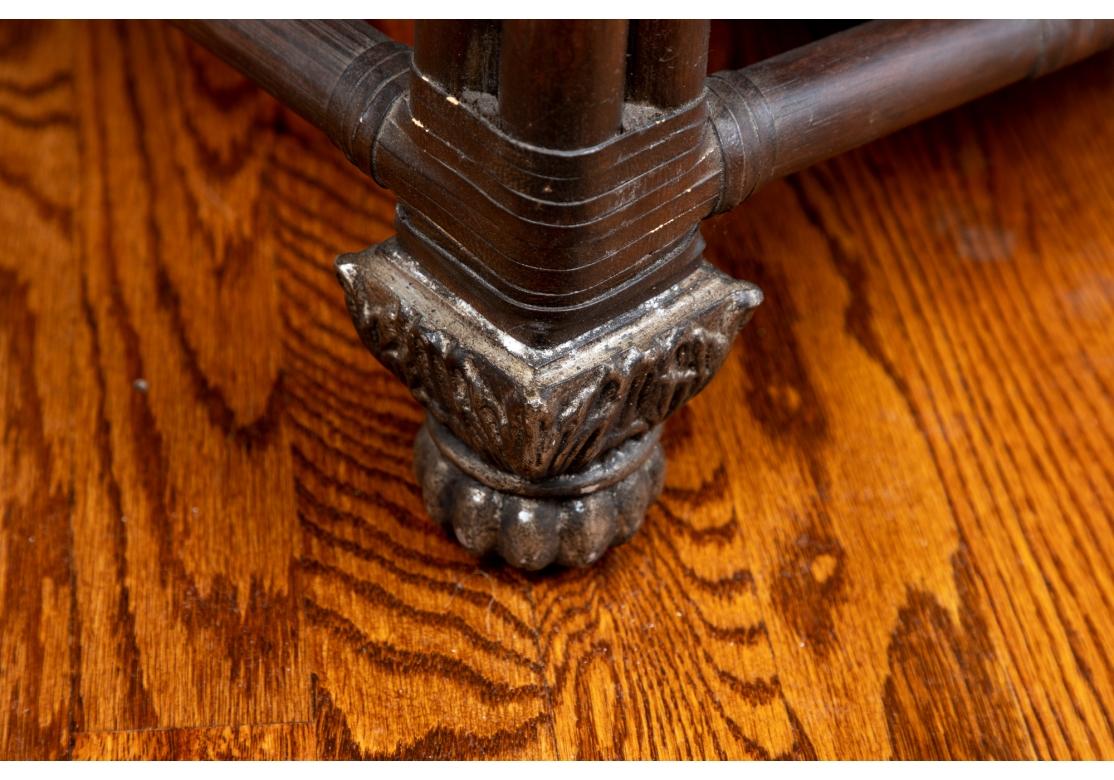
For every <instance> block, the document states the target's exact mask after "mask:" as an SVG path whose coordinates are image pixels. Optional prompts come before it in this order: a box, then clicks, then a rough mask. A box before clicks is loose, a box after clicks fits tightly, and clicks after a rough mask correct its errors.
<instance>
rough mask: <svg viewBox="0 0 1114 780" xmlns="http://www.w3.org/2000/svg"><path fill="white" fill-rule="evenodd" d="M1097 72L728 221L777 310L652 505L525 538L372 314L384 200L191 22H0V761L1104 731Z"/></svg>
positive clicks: (593, 752) (690, 424) (1111, 374)
mask: <svg viewBox="0 0 1114 780" xmlns="http://www.w3.org/2000/svg"><path fill="white" fill-rule="evenodd" d="M724 29H725V28H717V34H716V36H714V42H715V45H716V50H715V52H714V55H715V57H714V59H715V61H716V62H718V63H719V64H720V65H722V66H735V65H738V64H739V63H741V62H745V61H749V60H751V59H754V58H756V57H758V56H764V55H767V54H770V53H772V52H770V51H767V50H765V49H763V48H762V47H764V46H770V45H773V43H771V41H774V40H775V39H776V41H777V42H778V45H784V46H788V45H792V44H795V43H798V42H800V40H798V39H800V37H801V35H802V34H803V33H802V31H801V30H799V29H796V30H795V29H792V28H790V27H783V28H778V30H777V31H775V32H776V34H775V35H772V37H771V36H757V35H754V34H752V32H753V31H750V32H748V30H747V29H743V28H740V29H738V30H736V31H735V34H730V35H729V34H726V33H724V34H720V33H722V32H723V30H724ZM392 30H393V33H395V34H398V35H399V36H401V37H405V36H406V34H407V33H408V28H407V27H406V26H405V25H400V24H395V26H394V27H393V28H392ZM751 39H753V40H751ZM739 41H744V42H747V41H749V42H748V43H746V45H740V44H739V43H738V42H739ZM1111 94H1114V57H1112V56H1111V55H1106V56H1104V57H1100V58H1098V59H1096V60H1093V61H1090V62H1087V63H1084V64H1081V65H1079V66H1075V67H1073V68H1071V69H1069V70H1068V71H1065V72H1063V73H1060V74H1056V75H1053V76H1051V77H1048V78H1047V79H1044V80H1041V81H1038V82H1035V83H1032V84H1025V85H1019V86H1017V87H1015V88H1011V89H1009V90H1007V91H1005V92H1003V93H1000V94H998V95H995V96H992V97H990V98H987V99H985V100H982V101H979V102H978V103H976V104H973V105H972V106H969V107H966V108H964V109H961V110H959V111H955V112H952V113H949V114H947V115H945V116H942V117H939V118H937V119H935V120H931V121H930V122H927V123H925V124H922V125H920V126H918V127H916V128H912V129H909V130H906V131H903V132H901V133H898V134H896V135H894V136H892V137H890V138H888V139H885V140H883V141H880V142H877V143H874V144H871V145H869V146H868V147H865V148H863V149H861V150H858V151H855V152H852V153H849V154H846V155H843V156H841V157H840V158H837V159H836V160H833V161H831V162H829V163H826V164H823V165H820V166H817V167H815V168H813V169H811V170H810V171H808V172H805V173H803V174H800V175H797V176H794V177H792V178H790V179H788V180H786V181H783V182H779V183H775V184H772V185H770V186H768V187H767V188H766V189H764V190H763V191H762V192H760V193H758V194H757V195H756V196H755V197H754V198H753V199H752V200H751V201H750V202H748V203H747V204H745V205H744V206H743V207H741V208H739V209H737V210H735V211H734V212H732V213H731V214H728V215H724V216H721V217H717V218H716V219H714V220H712V221H711V222H709V223H707V224H706V227H705V235H706V237H707V240H708V252H707V254H708V257H709V259H711V260H712V261H713V262H714V263H716V264H717V265H719V266H720V267H721V268H724V269H726V270H728V271H730V272H731V273H734V274H736V275H738V276H741V277H743V278H747V279H750V280H753V281H755V282H757V283H758V284H759V285H760V286H761V287H762V288H763V289H764V291H765V292H766V302H765V303H764V304H763V306H762V307H761V308H760V309H759V311H758V313H757V314H756V316H755V318H754V320H753V322H752V324H751V325H750V326H748V328H747V330H746V331H744V333H743V334H742V336H741V337H740V339H739V341H738V343H736V345H735V346H734V348H733V351H732V353H731V356H730V357H729V359H728V361H727V364H726V365H725V367H724V369H723V371H722V372H721V374H720V376H718V377H717V378H716V379H715V380H714V381H713V383H712V384H711V385H710V386H709V388H708V389H707V390H706V391H705V393H704V394H702V395H701V396H700V397H699V398H697V399H696V400H695V401H694V402H693V403H692V404H691V405H690V406H689V407H687V408H686V409H684V410H682V411H681V412H680V413H679V414H678V415H677V417H676V418H675V419H673V420H672V421H671V422H670V423H669V425H668V427H667V431H666V435H665V438H664V443H665V446H666V448H667V451H668V454H669V458H670V466H669V471H668V474H667V479H666V487H665V491H664V493H663V496H662V499H661V501H659V502H658V504H657V505H655V506H654V507H653V508H652V509H651V510H650V513H649V516H648V519H647V521H646V525H645V526H644V528H643V530H642V531H641V532H640V533H639V534H638V535H637V536H636V537H635V539H634V540H632V541H631V542H630V543H629V544H627V545H626V546H624V547H621V548H619V549H617V550H614V551H612V552H611V553H609V554H608V555H607V556H606V557H605V558H604V559H603V560H602V561H601V562H600V563H599V564H597V565H596V566H595V567H593V568H590V569H587V570H583V571H580V570H577V571H555V572H545V573H541V574H531V575H525V574H522V573H520V572H516V571H512V570H509V569H506V568H504V567H502V566H500V565H498V564H497V563H494V562H489V561H483V562H479V563H477V562H476V561H474V560H473V559H472V558H471V557H469V556H468V555H467V554H465V553H464V552H463V551H462V550H461V549H460V548H459V547H458V546H457V545H456V544H455V543H454V542H453V541H452V540H451V539H449V538H448V537H447V536H446V534H445V533H444V532H443V531H442V530H441V529H440V528H438V527H436V526H435V525H434V524H433V523H432V522H431V521H430V520H429V519H428V518H427V517H426V516H425V514H424V512H423V510H422V507H421V499H420V496H419V495H418V492H417V489H416V486H415V483H414V478H413V476H412V474H411V471H410V469H411V466H410V449H411V444H412V440H413V437H414V435H415V433H416V432H417V430H418V426H419V425H420V422H421V419H422V411H421V409H420V408H419V407H418V406H417V404H416V403H415V402H414V401H413V400H412V399H411V398H410V396H409V394H408V392H407V391H406V390H405V389H404V388H402V387H401V386H400V385H399V383H397V382H396V381H395V380H394V379H393V378H392V377H390V376H389V375H388V374H387V372H386V371H385V370H383V369H382V368H380V367H379V366H378V365H377V364H376V363H375V361H374V360H373V359H372V358H371V357H370V356H369V355H368V354H367V352H366V351H365V350H364V348H363V347H362V346H361V345H360V343H359V341H358V339H357V337H356V336H355V333H354V331H353V329H352V327H351V323H350V322H349V320H348V315H347V312H346V311H345V308H344V305H343V297H342V295H341V292H340V289H339V286H338V285H337V284H336V281H335V279H334V277H333V270H332V259H333V258H334V257H335V256H336V254H338V253H340V252H345V251H353V250H357V249H360V248H362V247H364V246H366V245H367V244H369V243H372V242H375V241H380V240H383V239H384V238H386V237H387V236H389V235H390V234H391V233H392V232H393V228H392V225H391V222H392V220H393V211H394V201H393V198H392V196H391V195H390V194H389V193H386V192H384V191H382V190H380V189H378V188H377V187H376V186H375V185H374V184H372V183H370V182H369V181H368V180H367V179H366V178H364V177H362V176H361V175H360V174H358V173H357V172H356V171H355V170H354V169H353V168H352V166H351V165H350V164H349V163H347V161H345V160H344V158H343V155H342V154H341V153H340V152H339V151H338V150H336V149H335V148H333V147H332V146H331V145H330V144H329V142H328V141H327V140H325V139H324V138H323V137H322V136H321V135H320V134H319V133H318V132H317V131H315V130H314V129H313V128H311V127H309V126H308V125H307V124H306V123H305V122H303V121H302V120H300V119H299V118H297V117H295V116H294V115H292V114H291V113H290V112H289V111H287V110H286V109H283V108H282V107H280V106H279V105H278V104H277V103H276V102H275V101H273V100H271V99H270V98H268V97H267V96H266V95H264V94H262V93H261V92H260V91H259V90H258V89H256V88H255V87H254V86H252V85H251V84H249V83H248V82H247V81H246V80H244V79H243V78H242V77H241V76H239V75H238V74H236V73H235V72H234V71H232V70H231V69H230V68H228V67H226V66H224V65H223V64H221V63H220V62H218V61H217V60H216V59H215V58H213V57H212V56H211V55H209V54H208V53H206V52H205V51H204V50H202V49H201V48H200V47H198V46H196V45H194V44H192V43H189V42H188V41H186V40H185V39H184V38H183V37H182V36H181V34H180V33H178V32H177V31H175V30H174V29H172V28H170V27H169V26H166V25H162V24H155V23H83V24H75V23H49V24H34V25H26V24H15V23H2V24H0V437H2V438H0V617H2V620H3V631H0V702H2V703H3V704H2V707H0V756H2V757H5V758H45V757H66V756H72V757H75V758H121V759H125V758H142V757H150V758H164V759H180V758H194V757H198V758H283V757H289V758H309V757H320V758H382V757H402V758H406V757H421V758H517V757H530V758H551V757H561V758H578V757H583V758H597V757H598V758H611V757H626V758H777V757H790V758H811V757H821V758H835V757H839V758H886V757H906V758H936V757H980V758H990V757H996V758H1023V757H1056V758H1068V757H1080V758H1089V757H1103V758H1111V757H1114V724H1112V720H1111V719H1112V717H1114V666H1112V663H1111V651H1110V650H1109V647H1110V645H1111V643H1112V640H1114V608H1112V606H1114V605H1112V602H1114V570H1112V567H1111V564H1110V561H1111V560H1112V557H1114V523H1112V520H1114V515H1112V513H1111V509H1110V507H1111V506H1112V505H1114V404H1112V397H1111V396H1112V388H1114V327H1112V326H1111V323H1112V322H1114V219H1111V215H1112V214H1114V168H1112V167H1111V166H1110V165H1109V161H1110V160H1111V159H1114V114H1112V112H1110V110H1109V105H1110V96H1111Z"/></svg>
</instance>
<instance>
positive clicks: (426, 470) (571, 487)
mask: <svg viewBox="0 0 1114 780" xmlns="http://www.w3.org/2000/svg"><path fill="white" fill-rule="evenodd" d="M658 433H659V432H658V430H657V429H655V430H654V431H651V432H650V433H648V434H646V435H644V436H640V437H638V438H637V439H631V440H628V441H627V442H625V443H624V444H623V445H622V446H620V447H617V448H616V449H614V450H612V451H611V452H609V453H607V455H605V456H604V457H603V458H601V459H600V460H598V461H596V462H595V463H593V464H592V465H591V466H590V467H589V468H587V469H585V470H584V471H582V472H579V473H577V474H568V475H562V476H559V477H554V478H551V479H548V480H545V481H542V482H531V481H529V480H525V479H523V478H521V477H519V476H517V475H515V474H511V473H508V472H505V471H500V470H498V469H495V468H493V467H491V466H490V465H488V464H487V463H486V462H485V461H483V460H481V459H480V458H479V457H478V456H477V455H476V454H475V453H474V452H472V451H471V450H470V449H468V447H467V446H466V445H464V444H463V443H462V442H460V441H459V440H458V439H457V438H456V437H454V436H453V435H452V434H451V433H449V432H448V431H447V430H446V429H445V428H444V427H442V426H441V425H439V424H437V423H436V422H434V421H432V420H427V421H426V424H425V425H424V426H423V427H422V429H421V431H420V432H419V433H418V439H417V441H416V442H415V443H414V455H415V458H414V468H415V471H416V473H417V475H418V481H419V483H420V484H421V486H422V497H423V498H424V500H425V505H426V509H427V510H428V511H429V514H430V516H431V517H433V519H435V520H437V521H438V522H440V523H441V524H442V525H444V526H445V527H446V528H448V529H451V530H452V531H453V533H454V534H455V535H456V538H457V539H458V540H459V541H460V543H461V544H462V545H464V547H465V548H467V549H468V550H470V551H472V552H474V553H476V554H477V555H483V554H486V553H489V552H491V551H495V552H497V553H498V554H499V555H500V556H502V557H503V558H504V559H505V560H506V561H507V562H508V563H510V564H511V565H513V566H517V567H519V568H522V569H531V570H536V569H541V568H544V567H546V566H548V565H549V564H551V563H559V564H562V565H565V566H587V565H588V564H590V563H593V562H594V561H596V560H598V559H599V558H600V556H602V555H603V554H604V553H605V552H606V551H607V549H608V548H609V547H611V546H613V545H616V544H621V543H623V542H625V541H626V540H627V539H629V538H630V537H631V536H633V535H634V532H635V531H637V530H638V529H639V528H640V527H641V525H642V520H643V519H644V517H645V516H646V510H647V509H648V508H649V506H650V504H651V503H652V502H653V501H654V499H655V498H657V496H658V493H660V492H661V486H662V480H663V479H664V476H665V454H664V453H663V452H662V448H661V444H659V443H658Z"/></svg>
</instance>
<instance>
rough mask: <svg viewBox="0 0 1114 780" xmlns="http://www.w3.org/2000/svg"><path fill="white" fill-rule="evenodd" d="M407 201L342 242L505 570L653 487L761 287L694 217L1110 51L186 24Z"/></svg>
mask: <svg viewBox="0 0 1114 780" xmlns="http://www.w3.org/2000/svg"><path fill="white" fill-rule="evenodd" d="M184 26H185V27H186V29H187V30H189V31H190V32H191V33H192V34H194V35H196V36H197V37H199V38H200V39H201V40H202V41H203V42H205V43H206V44H207V45H209V46H210V47H211V48H213V49H214V50H215V51H216V52H217V53H219V54H221V55H222V56H223V57H225V59H227V60H228V61H229V62H231V63H233V64H234V65H236V66H237V67H240V68H241V69H243V70H244V71H245V72H247V73H248V74H249V75H251V76H252V77H253V78H255V79H256V80H258V81H259V82H260V83H261V84H262V85H263V86H265V87H266V88H267V89H269V90H271V91H272V92H274V93H275V94H276V95H278V96H279V97H280V98H282V99H283V100H285V101H286V102H288V103H289V104H291V105H292V106H293V107H294V108H295V109H296V110H298V111H299V112H300V113H302V114H303V115H305V116H306V117H307V118H309V119H310V120H311V121H313V122H315V123H316V124H318V126H320V127H321V128H322V129H323V130H325V131H326V132H327V133H328V134H329V135H330V136H331V137H332V138H333V139H334V141H336V143H337V144H338V145H339V146H340V147H341V148H342V149H343V150H344V151H345V152H346V153H347V154H348V156H349V159H351V160H352V162H353V163H355V164H356V165H358V166H359V167H360V168H361V169H362V170H364V171H366V172H368V173H369V174H371V175H372V176H374V177H375V178H376V180H377V181H379V182H380V183H381V184H383V185H385V186H387V187H390V188H391V189H393V190H394V191H395V192H396V194H397V196H398V207H397V212H396V227H397V236H396V237H395V238H392V239H390V240H389V241H387V242H385V243H383V244H380V245H378V246H375V247H371V248H369V249H367V250H365V251H363V252H360V253H356V254H349V255H343V256H341V257H340V258H338V259H337V275H338V278H339V279H340V282H341V284H342V285H343V287H344V290H345V294H346V296H347V300H348V307H349V310H350V312H351V315H352V319H353V321H354V323H355V325H356V328H357V330H358V331H359V333H360V336H361V338H362V339H363V341H364V343H365V344H366V345H367V347H368V348H369V349H370V350H371V352H373V353H374V354H375V355H376V356H377V357H378V358H379V360H380V361H381V362H382V363H383V364H384V365H386V366H387V367H388V368H389V369H390V370H392V371H393V372H394V373H395V374H396V375H397V376H398V377H399V378H400V379H401V380H402V381H404V382H405V383H406V384H407V386H408V387H409V388H410V390H411V391H412V392H413V394H414V396H415V398H417V399H418V401H420V402H421V403H422V404H423V405H424V406H425V407H426V409H427V410H428V412H429V417H428V421H427V423H426V425H425V427H424V428H423V429H422V432H421V433H420V434H419V436H418V440H417V443H416V445H415V447H416V450H415V455H416V460H415V464H416V468H417V473H418V477H419V481H420V482H421V485H422V490H423V494H424V496H425V502H426V506H427V508H428V509H429V512H430V514H431V515H432V516H433V517H435V518H437V519H439V520H440V521H441V522H443V523H444V524H445V525H446V526H447V527H449V528H450V529H451V530H452V531H453V533H455V535H456V537H457V538H458V539H459V540H460V542H461V543H462V544H463V545H464V546H466V547H467V548H468V549H470V550H473V551H475V552H476V553H479V554H484V553H488V552H492V551H494V552H497V553H499V554H500V555H502V556H503V557H504V558H505V559H506V560H508V561H509V562H511V563H512V564H514V565H516V566H521V567H525V568H531V569H537V568H541V567H544V566H546V565H548V564H550V563H552V562H558V563H563V564H568V565H584V564H588V563H590V562H592V561H594V560H596V559H597V558H599V556H600V555H602V554H603V553H604V552H605V551H606V550H607V548H608V547H609V546H610V545H612V544H615V543H618V542H621V541H623V540H625V539H627V538H629V536H630V535H631V534H633V533H634V532H635V531H636V530H637V529H638V527H639V525H640V524H641V522H642V518H643V515H644V513H645V510H646V508H647V506H648V505H649V503H650V502H652V501H653V500H654V498H655V497H656V495H657V494H658V492H659V490H660V488H661V484H662V478H663V472H664V467H665V463H664V455H663V453H662V449H661V447H660V445H659V444H658V435H659V431H660V428H661V425H662V423H663V422H664V421H665V420H666V418H668V417H669V415H671V414H672V413H673V412H675V411H676V410H677V409H678V408H679V407H680V406H681V405H682V404H684V403H685V402H686V401H687V400H689V399H690V398H692V396H693V395H695V394H696V393H698V392H699V391H700V390H701V389H702V388H703V387H704V386H705V385H706V384H707V382H708V381H709V380H710V379H711V378H712V376H713V375H714V374H715V372H716V370H717V369H718V368H719V366H720V365H721V363H722V362H723V360H724V358H725V357H726V355H727V352H728V349H729V348H730V345H731V342H732V339H733V338H734V336H735V334H736V332H737V331H738V330H739V329H740V328H741V327H742V326H743V325H744V324H745V323H746V322H747V320H748V319H749V318H750V316H751V314H752V312H753V311H754V309H755V307H756V306H758V304H759V303H760V302H761V300H762V294H761V292H760V291H759V290H758V289H757V288H756V287H754V286H753V285H751V284H748V283H747V282H745V281H739V280H735V279H730V278H728V277H726V276H725V275H723V274H722V273H720V272H718V271H717V270H716V269H714V268H712V267H711V266H710V265H708V264H707V263H706V262H704V260H703V259H702V257H701V251H702V249H703V241H702V240H701V237H700V231H699V222H700V220H702V219H703V218H705V217H707V216H709V215H711V214H713V213H715V212H718V211H723V210H726V209H729V208H732V207H734V206H735V205H737V204H738V203H740V202H741V201H742V200H744V199H745V198H746V197H748V196H749V195H750V193H752V192H753V191H754V190H755V189H756V188H757V187H759V186H760V185H761V184H762V183H764V182H766V181H768V180H770V179H772V178H775V177H778V176H783V175H786V174H788V173H791V172H793V171H796V170H799V169H800V168H802V167H804V166H806V165H809V164H811V163H813V162H816V161H818V160H820V159H823V158H825V157H827V156H830V155H832V154H836V153H838V152H840V151H843V150H845V149H848V148H851V147H852V146H855V145H857V144H860V143H864V142H866V141H868V140H871V139H873V138H876V137H878V136H880V135H883V134H885V133H887V132H891V131H893V130H896V129H898V128H900V127H903V126H905V125H907V124H910V123H912V122H915V121H917V120H919V119H922V118H924V117H926V116H929V115H931V114H934V113H937V112H939V111H943V110H945V109H947V108H950V107H952V106H955V105H958V104H960V103H962V102H964V101H966V100H970V99H973V98H975V97H978V96H979V95H982V94H985V93H987V92H989V91H991V90H993V89H997V88H999V87H1002V86H1005V85H1006V84H1009V83H1012V82H1014V81H1017V80H1020V79H1023V78H1027V77H1032V76H1037V75H1041V74H1043V73H1046V72H1049V71H1051V70H1053V69H1055V68H1058V67H1061V66H1063V65H1066V64H1069V63H1071V62H1074V61H1076V60H1078V59H1081V58H1083V57H1085V56H1088V55H1089V54H1091V53H1093V52H1095V51H1098V50H1100V49H1102V48H1105V47H1108V46H1111V45H1114V23H1111V22H1097V21H1002V22H993V21H964V22H916V21H901V22H873V23H869V24H864V25H860V26H857V27H855V28H852V29H850V30H847V31H845V32H843V33H840V34H838V35H835V36H832V37H831V38H828V39H825V40H822V41H818V42H816V43H813V44H810V45H808V46H805V47H801V48H800V49H797V50H794V51H792V52H788V53H786V54H784V55H781V56H779V57H775V58H773V59H771V60H768V61H766V62H763V63H759V64H757V65H754V66H751V67H749V68H745V69H743V70H740V71H734V72H727V73H719V74H715V75H713V76H711V77H709V78H708V79H705V78H704V71H705V68H706V62H707V39H708V25H707V23H706V22H692V21H631V22H627V21H621V20H618V21H616V20H597V21H580V22H576V21H557V22H555V21H506V22H496V21H440V22H421V23H419V24H418V26H417V28H416V46H415V50H414V51H413V53H412V56H411V53H410V52H409V51H408V50H407V49H406V48H405V47H402V46H400V45H399V44H396V43H393V42H391V41H389V40H387V39H386V38H385V37H384V36H382V35H380V34H379V33H377V32H375V31H374V30H372V29H371V28H370V27H368V26H366V25H361V24H358V23H352V22H296V23H281V22H190V23H184Z"/></svg>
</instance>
